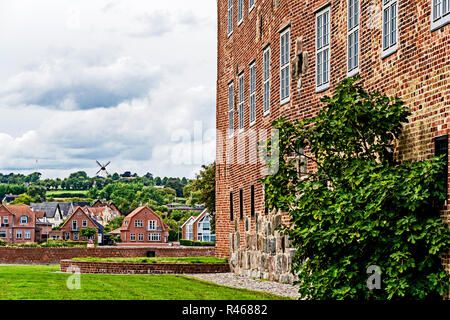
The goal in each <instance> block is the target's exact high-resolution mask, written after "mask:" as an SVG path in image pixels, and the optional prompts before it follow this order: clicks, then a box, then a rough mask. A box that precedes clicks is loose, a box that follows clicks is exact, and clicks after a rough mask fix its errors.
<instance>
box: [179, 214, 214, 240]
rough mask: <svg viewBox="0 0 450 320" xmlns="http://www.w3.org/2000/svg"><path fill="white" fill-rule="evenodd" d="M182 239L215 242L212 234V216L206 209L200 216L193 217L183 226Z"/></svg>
mask: <svg viewBox="0 0 450 320" xmlns="http://www.w3.org/2000/svg"><path fill="white" fill-rule="evenodd" d="M181 239H185V240H193V241H215V240H216V235H215V234H212V233H211V215H210V214H209V212H208V210H207V209H204V210H203V211H202V213H201V214H199V215H198V216H191V217H189V219H187V220H186V222H185V223H183V225H182V226H181Z"/></svg>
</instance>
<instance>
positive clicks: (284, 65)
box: [280, 28, 290, 104]
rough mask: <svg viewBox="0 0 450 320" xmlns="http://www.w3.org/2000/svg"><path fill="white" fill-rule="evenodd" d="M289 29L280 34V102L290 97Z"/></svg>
mask: <svg viewBox="0 0 450 320" xmlns="http://www.w3.org/2000/svg"><path fill="white" fill-rule="evenodd" d="M289 35H290V29H289V28H287V29H286V30H284V31H283V32H282V33H281V36H280V100H281V101H280V102H281V104H283V103H286V102H289V99H290V86H289V84H290V80H289V77H290V74H289V72H290V71H289V70H290V59H289V57H290V54H289V48H290V44H289V42H290V39H289Z"/></svg>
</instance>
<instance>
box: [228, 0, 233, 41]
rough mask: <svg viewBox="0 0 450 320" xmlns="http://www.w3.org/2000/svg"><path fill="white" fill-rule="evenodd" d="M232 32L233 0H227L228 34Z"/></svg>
mask: <svg viewBox="0 0 450 320" xmlns="http://www.w3.org/2000/svg"><path fill="white" fill-rule="evenodd" d="M232 33H233V0H228V36H230V35H231V34H232Z"/></svg>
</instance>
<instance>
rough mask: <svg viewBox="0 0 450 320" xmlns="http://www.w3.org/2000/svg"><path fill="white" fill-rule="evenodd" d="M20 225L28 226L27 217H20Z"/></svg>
mask: <svg viewBox="0 0 450 320" xmlns="http://www.w3.org/2000/svg"><path fill="white" fill-rule="evenodd" d="M20 224H28V217H27V216H21V217H20Z"/></svg>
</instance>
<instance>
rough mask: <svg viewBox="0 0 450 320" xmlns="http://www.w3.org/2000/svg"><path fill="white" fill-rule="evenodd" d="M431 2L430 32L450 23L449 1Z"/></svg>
mask: <svg viewBox="0 0 450 320" xmlns="http://www.w3.org/2000/svg"><path fill="white" fill-rule="evenodd" d="M431 2H432V4H431V30H436V29H439V28H442V27H443V26H445V25H447V24H448V23H450V0H432V1H431Z"/></svg>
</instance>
